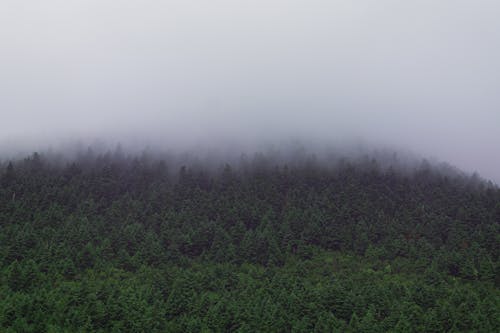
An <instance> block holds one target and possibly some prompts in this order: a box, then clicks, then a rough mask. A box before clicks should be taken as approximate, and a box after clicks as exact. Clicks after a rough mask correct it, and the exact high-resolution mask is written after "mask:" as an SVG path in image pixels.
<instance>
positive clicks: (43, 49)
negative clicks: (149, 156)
mask: <svg viewBox="0 0 500 333" xmlns="http://www.w3.org/2000/svg"><path fill="white" fill-rule="evenodd" d="M289 136H296V137H305V138H314V139H320V140H325V141H328V140H330V141H335V140H339V139H340V138H343V139H345V138H353V139H358V138H361V139H363V140H365V141H366V142H375V143H377V144H379V143H380V144H389V145H394V146H398V147H404V148H407V149H411V150H414V151H416V152H418V153H421V154H423V155H426V156H434V157H437V158H438V159H440V160H443V161H448V162H450V163H452V164H455V165H457V166H458V167H460V168H462V169H464V170H466V171H474V170H477V171H479V173H480V174H481V175H483V176H485V177H488V178H491V179H494V180H496V181H497V182H500V1H498V0H413V1H411V0H408V1H403V0H401V1H396V0H371V1H370V0H366V1H361V0H343V1H341V0H329V1H319V0H303V1H293V0H283V1H281V0H252V1H245V0H232V1H230V0H210V1H205V0H200V1H189V0H179V1H176V0H175V1H172V0H170V1H169V0H164V1H159V0H158V1H152V0H134V1H133V0H120V1H117V0H44V1H39V0H33V1H29V0H25V1H22V0H1V2H0V147H7V146H9V147H12V145H13V144H20V143H26V142H36V143H37V144H38V145H40V143H45V142H47V144H49V142H52V141H53V140H62V139H69V138H94V137H101V138H110V139H111V140H125V141H126V140H130V138H141V139H146V138H147V139H150V140H155V139H158V138H162V139H166V141H167V142H168V143H167V144H171V145H173V144H180V143H182V142H197V141H201V142H206V141H210V140H216V139H219V140H260V139H266V140H281V139H285V138H287V137H289ZM127 138H128V139H127ZM4 149H5V148H4Z"/></svg>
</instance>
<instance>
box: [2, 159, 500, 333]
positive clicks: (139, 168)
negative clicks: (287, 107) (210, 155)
mask: <svg viewBox="0 0 500 333" xmlns="http://www.w3.org/2000/svg"><path fill="white" fill-rule="evenodd" d="M385 164H387V163H385ZM382 165H384V161H380V160H377V159H376V158H369V157H366V158H364V159H357V160H355V159H352V160H350V159H338V160H337V161H336V163H332V164H328V165H326V164H323V163H321V162H318V160H317V159H316V158H315V157H314V156H312V155H311V156H309V157H307V158H305V159H303V161H301V162H297V161H288V162H287V161H279V162H276V161H273V160H272V159H267V158H266V156H265V155H263V154H260V155H259V154H256V155H255V156H251V157H246V156H245V157H241V159H240V160H239V161H238V162H237V163H234V161H233V162H230V163H224V161H221V163H219V164H216V167H210V168H208V167H204V166H203V163H201V164H200V163H194V162H193V163H186V164H184V165H182V164H179V163H178V161H171V160H169V158H167V157H166V158H162V157H160V156H152V155H151V154H149V155H148V154H142V155H141V154H137V155H130V156H129V155H126V154H124V153H123V152H110V153H102V154H101V153H92V152H91V151H90V150H89V152H88V153H86V154H82V155H81V156H78V157H75V158H74V159H71V160H65V161H59V160H58V161H54V159H53V158H52V157H50V156H46V155H45V154H38V153H34V154H32V155H30V156H29V157H26V158H24V159H15V160H12V161H8V160H4V161H3V162H1V163H0V184H1V187H0V331H1V332H499V331H500V291H499V286H500V277H499V272H498V270H499V267H500V266H499V262H498V257H499V248H500V247H499V244H500V233H499V225H500V189H499V188H498V187H496V186H494V185H492V184H491V183H486V182H484V181H483V180H481V179H479V178H478V177H476V176H467V175H463V174H461V173H459V172H453V171H449V170H448V171H443V170H441V169H440V168H438V167H436V166H433V165H431V164H430V163H427V162H425V161H424V162H422V163H421V164H419V165H418V166H416V167H415V168H414V169H413V170H411V171H409V170H400V169H399V168H398V167H397V165H396V166H390V165H389V166H387V165H384V166H382Z"/></svg>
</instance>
